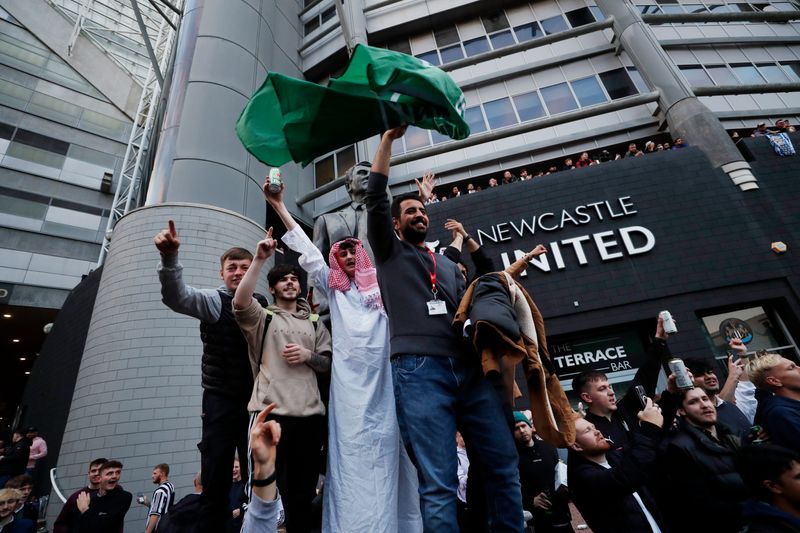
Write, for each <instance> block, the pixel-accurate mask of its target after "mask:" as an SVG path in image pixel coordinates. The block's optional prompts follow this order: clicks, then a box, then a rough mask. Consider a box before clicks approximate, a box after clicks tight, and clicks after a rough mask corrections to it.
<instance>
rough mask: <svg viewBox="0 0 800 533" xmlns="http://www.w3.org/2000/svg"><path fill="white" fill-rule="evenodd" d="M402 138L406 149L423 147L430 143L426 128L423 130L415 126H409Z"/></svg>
mask: <svg viewBox="0 0 800 533" xmlns="http://www.w3.org/2000/svg"><path fill="white" fill-rule="evenodd" d="M403 138H404V139H405V140H406V150H408V151H410V150H416V149H418V148H424V147H426V146H430V144H431V137H430V135H428V130H423V129H422V128H417V127H415V126H409V127H408V129H407V130H406V134H405V135H404V136H403Z"/></svg>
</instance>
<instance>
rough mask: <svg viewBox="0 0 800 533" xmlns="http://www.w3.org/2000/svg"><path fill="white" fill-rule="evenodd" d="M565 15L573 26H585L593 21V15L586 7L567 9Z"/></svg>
mask: <svg viewBox="0 0 800 533" xmlns="http://www.w3.org/2000/svg"><path fill="white" fill-rule="evenodd" d="M565 15H566V16H567V20H568V21H569V23H570V25H572V27H573V28H577V27H578V26H586V25H587V24H591V23H593V22H594V16H593V15H592V12H591V11H589V8H588V7H582V8H580V9H575V10H573V11H567V12H566V13H565Z"/></svg>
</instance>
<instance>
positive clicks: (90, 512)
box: [73, 461, 133, 533]
mask: <svg viewBox="0 0 800 533" xmlns="http://www.w3.org/2000/svg"><path fill="white" fill-rule="evenodd" d="M121 476H122V463H120V462H119V461H108V462H107V463H105V464H104V465H103V466H101V467H100V488H99V489H97V492H94V493H88V492H81V493H80V494H79V495H78V502H77V503H78V512H79V513H80V516H79V517H78V519H77V520H76V522H75V526H73V531H74V533H119V532H120V531H122V526H123V524H124V522H125V515H126V514H127V513H128V509H130V507H131V501H132V500H133V495H132V494H131V493H130V492H127V491H125V490H123V489H122V487H120V486H119V478H120V477H121Z"/></svg>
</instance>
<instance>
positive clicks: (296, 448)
mask: <svg viewBox="0 0 800 533" xmlns="http://www.w3.org/2000/svg"><path fill="white" fill-rule="evenodd" d="M268 419H269V420H275V421H277V422H278V423H279V424H280V425H281V440H280V442H278V452H277V453H278V457H277V459H276V461H275V476H276V479H275V481H276V483H277V485H278V490H279V491H280V495H281V499H282V500H283V509H284V511H285V513H286V521H285V522H284V525H285V527H286V532H287V533H309V532H310V531H311V527H312V525H313V513H312V508H311V502H312V501H313V500H314V496H316V490H317V481H318V480H319V472H320V453H321V450H322V444H323V442H324V441H325V434H326V431H325V429H326V428H325V417H324V416H322V415H316V416H308V417H297V416H281V415H270V416H269V418H268Z"/></svg>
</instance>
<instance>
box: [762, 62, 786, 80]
mask: <svg viewBox="0 0 800 533" xmlns="http://www.w3.org/2000/svg"><path fill="white" fill-rule="evenodd" d="M756 66H757V67H758V70H759V71H760V72H761V75H762V76H764V77H765V78H766V79H767V83H789V77H788V76H787V75H786V73H785V72H784V71H783V69H781V67H779V66H778V65H775V64H768V65H756Z"/></svg>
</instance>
